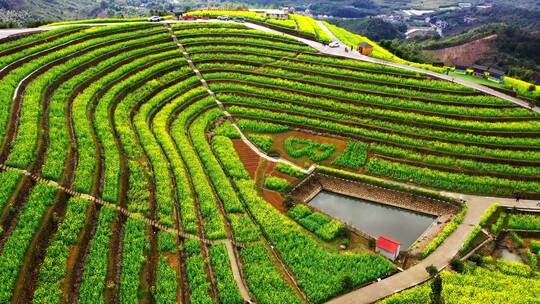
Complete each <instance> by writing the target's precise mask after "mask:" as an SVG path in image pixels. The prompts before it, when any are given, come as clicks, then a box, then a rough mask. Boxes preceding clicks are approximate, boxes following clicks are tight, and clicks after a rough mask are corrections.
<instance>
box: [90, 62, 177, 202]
mask: <svg viewBox="0 0 540 304" xmlns="http://www.w3.org/2000/svg"><path fill="white" fill-rule="evenodd" d="M183 63H184V60H181V59H172V60H168V61H164V62H160V63H157V64H155V65H152V66H150V67H148V68H147V69H144V70H142V71H140V72H138V73H135V74H133V75H131V76H130V77H128V78H127V79H125V80H124V81H122V82H120V83H118V84H115V85H114V86H113V87H112V88H111V89H110V90H108V91H107V92H106V93H105V94H104V95H103V97H102V98H101V99H100V100H99V103H98V104H97V106H96V113H95V119H94V124H95V128H96V131H97V134H98V138H99V140H100V142H101V144H102V145H103V149H104V151H105V176H104V189H103V198H104V199H106V200H109V201H116V199H117V195H118V185H119V184H118V183H119V174H120V170H119V169H120V156H119V153H120V151H118V147H117V146H116V141H115V137H114V133H113V128H114V126H112V125H111V124H112V123H113V122H112V121H110V119H109V118H110V116H109V115H110V114H109V111H110V110H111V108H112V105H113V104H114V103H115V100H116V96H117V94H118V93H120V92H122V91H123V90H129V89H130V88H132V87H133V86H134V85H135V84H136V83H137V82H139V81H142V80H144V79H147V78H148V77H151V76H152V75H155V74H159V73H160V71H161V70H163V69H167V68H171V67H174V66H180V65H182V64H183Z"/></svg>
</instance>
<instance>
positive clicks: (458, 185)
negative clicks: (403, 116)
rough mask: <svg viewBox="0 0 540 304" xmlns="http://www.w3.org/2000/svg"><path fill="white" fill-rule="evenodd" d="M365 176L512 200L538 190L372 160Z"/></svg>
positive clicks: (538, 186)
mask: <svg viewBox="0 0 540 304" xmlns="http://www.w3.org/2000/svg"><path fill="white" fill-rule="evenodd" d="M366 173H368V174H372V175H377V176H384V177H389V178H392V179H396V180H399V181H405V182H407V181H411V180H412V181H413V182H414V183H416V184H419V185H425V186H431V187H434V188H439V189H445V190H450V191H456V192H464V193H482V194H496V195H500V196H512V195H513V194H514V193H515V192H516V191H517V192H532V193H538V189H540V183H537V182H521V181H515V180H508V179H502V178H495V177H489V176H471V175H465V174H459V173H447V172H442V171H437V170H432V169H427V168H421V167H415V166H410V165H405V164H400V163H395V162H390V161H386V160H381V159H376V158H374V159H371V160H370V161H369V162H368V165H367V167H366Z"/></svg>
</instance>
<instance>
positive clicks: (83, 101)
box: [72, 44, 177, 193]
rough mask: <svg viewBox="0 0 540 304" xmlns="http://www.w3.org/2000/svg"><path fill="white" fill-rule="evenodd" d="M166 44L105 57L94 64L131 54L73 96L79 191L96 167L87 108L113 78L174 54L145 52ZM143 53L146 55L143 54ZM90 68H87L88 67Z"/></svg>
mask: <svg viewBox="0 0 540 304" xmlns="http://www.w3.org/2000/svg"><path fill="white" fill-rule="evenodd" d="M167 45H168V44H158V45H155V46H150V47H146V48H141V49H137V50H133V51H129V52H125V53H123V54H120V55H118V56H115V57H113V58H110V59H108V60H104V61H102V62H101V63H99V64H98V65H97V66H96V67H95V68H96V69H101V68H102V67H107V66H110V65H113V64H114V63H115V62H118V61H120V60H124V59H127V58H133V60H132V61H131V62H129V63H126V64H124V65H121V66H119V67H118V68H116V69H115V70H114V71H113V72H111V73H109V74H107V75H105V76H103V77H101V78H100V79H99V80H97V81H95V82H93V83H92V84H90V85H89V86H88V87H87V88H85V89H84V90H83V91H82V92H80V93H79V94H78V95H77V96H76V97H75V98H74V100H73V105H72V111H73V129H74V131H75V136H76V139H77V147H78V161H77V170H76V174H75V182H74V184H75V189H77V190H78V191H80V192H83V193H89V192H90V191H91V188H92V180H93V178H92V176H93V174H94V171H95V168H96V154H97V153H98V152H97V151H96V145H95V143H94V139H93V136H92V133H93V130H92V129H93V123H92V122H91V121H89V120H88V113H87V108H89V107H90V106H91V104H92V102H93V101H94V100H95V99H96V96H97V95H98V94H99V92H101V91H102V90H103V88H104V87H107V85H110V84H111V83H114V82H115V81H116V80H117V79H119V78H120V77H122V76H123V75H125V74H126V73H128V72H129V71H132V70H133V69H135V68H137V67H143V66H144V65H145V64H148V63H151V62H155V61H159V60H161V59H165V58H168V57H171V56H174V55H175V54H177V51H172V52H171V51H169V52H163V53H159V54H148V52H153V51H156V50H159V49H163V48H165V47H166V46H167ZM145 54H146V56H145ZM92 70H93V69H90V70H89V71H92Z"/></svg>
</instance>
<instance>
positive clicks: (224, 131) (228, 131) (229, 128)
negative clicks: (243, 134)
mask: <svg viewBox="0 0 540 304" xmlns="http://www.w3.org/2000/svg"><path fill="white" fill-rule="evenodd" d="M213 132H214V135H220V136H225V137H228V138H232V139H239V138H240V133H238V130H236V128H235V127H234V126H233V125H232V123H231V121H230V120H226V121H225V122H222V123H220V124H219V125H218V126H217V127H215V128H214V130H213Z"/></svg>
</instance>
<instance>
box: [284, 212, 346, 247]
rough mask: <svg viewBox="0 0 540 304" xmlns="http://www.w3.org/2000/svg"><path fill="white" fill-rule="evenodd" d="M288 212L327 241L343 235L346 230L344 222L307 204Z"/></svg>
mask: <svg viewBox="0 0 540 304" xmlns="http://www.w3.org/2000/svg"><path fill="white" fill-rule="evenodd" d="M287 214H288V215H289V216H290V217H291V218H293V219H294V220H295V221H297V222H298V223H299V224H300V225H302V226H303V227H304V228H306V229H307V230H309V231H311V232H313V233H315V235H316V236H318V237H320V238H321V239H323V240H325V241H327V242H329V241H332V240H334V239H336V238H337V237H339V236H341V235H342V234H343V233H344V231H345V226H344V225H343V224H342V223H340V222H339V221H336V220H334V219H331V218H329V217H328V216H326V215H324V214H322V213H320V212H313V211H312V210H311V209H310V208H309V207H307V206H306V205H302V204H300V205H296V206H295V207H293V208H292V209H290V210H289V211H288V213H287Z"/></svg>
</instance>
